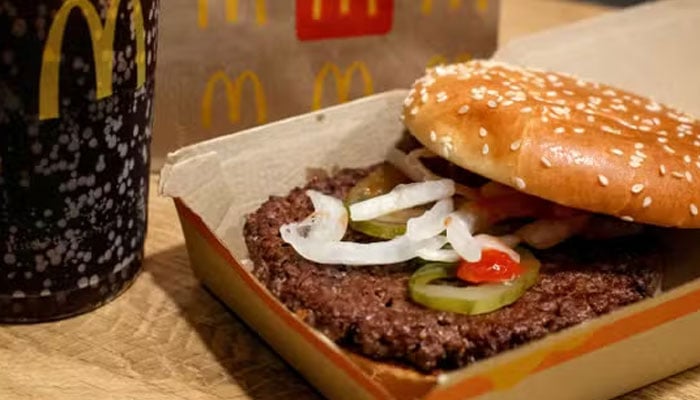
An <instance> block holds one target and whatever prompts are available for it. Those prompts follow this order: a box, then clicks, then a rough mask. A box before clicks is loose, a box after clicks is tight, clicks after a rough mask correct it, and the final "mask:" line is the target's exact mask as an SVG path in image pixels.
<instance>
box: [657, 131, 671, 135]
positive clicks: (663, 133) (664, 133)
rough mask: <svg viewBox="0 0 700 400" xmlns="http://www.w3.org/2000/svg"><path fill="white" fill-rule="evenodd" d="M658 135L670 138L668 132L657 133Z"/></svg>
mask: <svg viewBox="0 0 700 400" xmlns="http://www.w3.org/2000/svg"><path fill="white" fill-rule="evenodd" d="M656 134H657V135H659V136H668V132H666V131H656Z"/></svg>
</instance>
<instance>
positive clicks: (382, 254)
mask: <svg viewBox="0 0 700 400" xmlns="http://www.w3.org/2000/svg"><path fill="white" fill-rule="evenodd" d="M298 228H299V226H298V224H288V225H283V226H282V227H281V228H280V234H281V235H282V240H284V241H285V242H287V243H289V244H290V245H292V247H293V248H294V250H296V252H297V253H299V255H301V256H302V257H304V258H305V259H307V260H310V261H314V262H317V263H321V264H344V265H381V264H394V263H399V262H403V261H408V260H410V259H412V258H415V257H416V252H417V251H418V250H419V249H421V248H423V247H431V245H432V246H434V244H435V242H436V241H438V240H439V239H438V238H430V239H427V240H422V241H418V242H416V241H413V240H411V239H409V238H408V237H406V236H405V235H404V236H399V237H397V238H394V239H392V240H388V241H383V242H373V243H355V242H329V241H320V240H312V239H309V238H306V237H304V236H302V235H301V233H300V232H299V229H298Z"/></svg>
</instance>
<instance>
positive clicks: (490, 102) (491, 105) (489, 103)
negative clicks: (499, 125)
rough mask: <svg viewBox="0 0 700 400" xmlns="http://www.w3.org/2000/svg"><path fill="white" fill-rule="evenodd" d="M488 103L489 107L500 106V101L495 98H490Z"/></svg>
mask: <svg viewBox="0 0 700 400" xmlns="http://www.w3.org/2000/svg"><path fill="white" fill-rule="evenodd" d="M486 104H487V105H488V106H489V108H496V107H498V103H496V101H495V100H489V102H488V103H486Z"/></svg>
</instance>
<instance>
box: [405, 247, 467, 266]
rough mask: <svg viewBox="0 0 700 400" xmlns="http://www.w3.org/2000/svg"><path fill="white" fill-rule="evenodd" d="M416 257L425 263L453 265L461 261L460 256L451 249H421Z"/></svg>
mask: <svg viewBox="0 0 700 400" xmlns="http://www.w3.org/2000/svg"><path fill="white" fill-rule="evenodd" d="M416 255H417V256H418V257H420V258H422V259H424V260H425V261H434V262H444V263H453V262H457V261H459V254H457V252H456V251H454V250H450V249H437V250H432V249H420V250H418V251H417V252H416Z"/></svg>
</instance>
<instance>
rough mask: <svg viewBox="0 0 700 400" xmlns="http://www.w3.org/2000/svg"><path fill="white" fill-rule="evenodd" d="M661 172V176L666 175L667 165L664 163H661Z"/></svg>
mask: <svg viewBox="0 0 700 400" xmlns="http://www.w3.org/2000/svg"><path fill="white" fill-rule="evenodd" d="M659 174H661V176H663V175H666V166H665V165H663V164H661V165H659Z"/></svg>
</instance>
